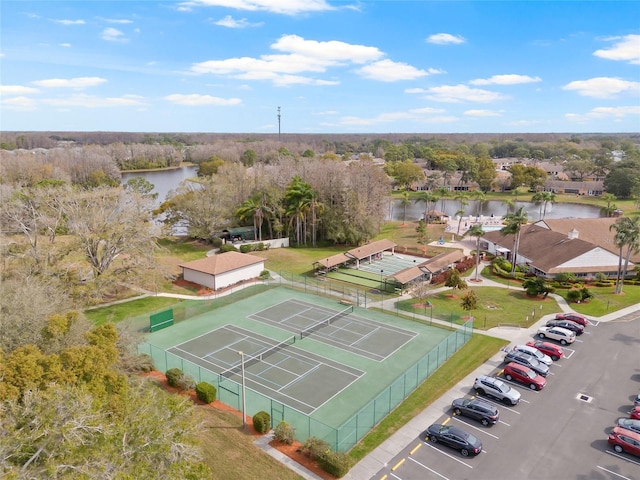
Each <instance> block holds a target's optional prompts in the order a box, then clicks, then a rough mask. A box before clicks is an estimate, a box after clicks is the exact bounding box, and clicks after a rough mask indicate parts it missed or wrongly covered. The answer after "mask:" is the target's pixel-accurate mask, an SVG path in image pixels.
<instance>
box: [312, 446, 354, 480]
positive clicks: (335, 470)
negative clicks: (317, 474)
mask: <svg viewBox="0 0 640 480" xmlns="http://www.w3.org/2000/svg"><path fill="white" fill-rule="evenodd" d="M318 464H319V465H320V467H321V468H322V469H323V470H324V471H325V472H327V473H330V474H331V475H335V476H336V477H338V478H340V477H344V476H345V475H346V474H347V473H348V472H349V470H350V469H351V465H352V463H351V457H350V456H349V455H347V454H346V453H341V452H334V451H332V450H330V451H328V452H327V453H325V454H324V455H323V456H322V457H320V458H318Z"/></svg>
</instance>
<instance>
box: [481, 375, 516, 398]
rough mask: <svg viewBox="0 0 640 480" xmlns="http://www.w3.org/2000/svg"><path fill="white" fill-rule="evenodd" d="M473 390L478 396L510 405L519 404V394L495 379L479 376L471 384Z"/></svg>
mask: <svg viewBox="0 0 640 480" xmlns="http://www.w3.org/2000/svg"><path fill="white" fill-rule="evenodd" d="M473 388H474V389H475V391H476V392H478V393H479V394H480V395H489V396H491V397H493V398H497V399H498V400H501V401H503V402H507V403H510V404H511V405H517V404H518V403H519V402H520V397H521V395H520V392H519V391H517V390H516V389H515V388H511V387H510V386H509V385H507V384H506V383H504V382H503V381H502V380H500V379H499V378H496V377H490V376H488V375H479V376H478V378H476V380H475V382H473Z"/></svg>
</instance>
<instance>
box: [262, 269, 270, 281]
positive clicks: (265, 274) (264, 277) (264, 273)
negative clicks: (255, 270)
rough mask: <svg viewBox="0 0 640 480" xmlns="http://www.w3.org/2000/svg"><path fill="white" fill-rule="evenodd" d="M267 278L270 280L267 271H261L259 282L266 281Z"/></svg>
mask: <svg viewBox="0 0 640 480" xmlns="http://www.w3.org/2000/svg"><path fill="white" fill-rule="evenodd" d="M268 278H271V274H270V273H269V270H263V271H261V272H260V279H261V280H267V279H268Z"/></svg>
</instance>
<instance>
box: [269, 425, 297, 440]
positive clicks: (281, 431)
mask: <svg viewBox="0 0 640 480" xmlns="http://www.w3.org/2000/svg"><path fill="white" fill-rule="evenodd" d="M295 434H296V429H295V428H293V427H292V426H291V425H289V424H288V423H287V422H285V421H284V420H283V421H282V422H280V423H279V424H278V425H277V426H276V428H275V429H274V430H273V436H274V437H275V439H276V440H278V441H279V442H282V443H284V444H285V445H291V444H292V443H293V441H294V440H295Z"/></svg>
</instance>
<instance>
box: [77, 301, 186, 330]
mask: <svg viewBox="0 0 640 480" xmlns="http://www.w3.org/2000/svg"><path fill="white" fill-rule="evenodd" d="M181 301H182V300H178V299H176V298H166V297H144V298H140V299H137V300H131V301H129V302H123V303H117V304H115V305H109V306H106V307H99V308H94V309H91V310H85V312H84V314H85V315H86V316H87V318H88V319H89V320H90V321H92V322H94V323H95V324H96V325H100V324H102V323H105V322H114V323H115V322H119V321H121V320H124V319H125V318H131V317H137V316H138V315H145V314H149V313H152V312H155V311H157V310H161V309H162V308H166V307H169V306H170V305H176V304H178V303H180V302H181Z"/></svg>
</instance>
